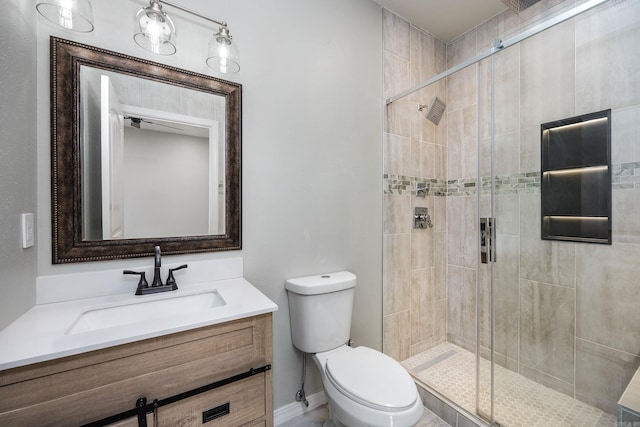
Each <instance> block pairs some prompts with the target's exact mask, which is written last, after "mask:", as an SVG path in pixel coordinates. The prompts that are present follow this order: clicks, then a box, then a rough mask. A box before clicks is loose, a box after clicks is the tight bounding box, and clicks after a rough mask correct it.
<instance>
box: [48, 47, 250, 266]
mask: <svg viewBox="0 0 640 427" xmlns="http://www.w3.org/2000/svg"><path fill="white" fill-rule="evenodd" d="M51 70H52V73H51V99H52V104H51V118H52V122H51V166H52V170H51V180H52V186H51V187H52V249H53V250H52V261H53V263H54V264H56V263H66V262H79V261H96V260H105V259H116V258H131V257H139V256H151V255H152V254H153V248H154V246H156V245H160V246H161V248H162V253H163V254H169V255H170V254H182V253H194V252H208V251H221V250H234V249H240V248H241V221H240V219H241V203H240V201H241V188H240V159H241V155H240V150H241V90H242V86H241V85H240V84H237V83H234V82H229V81H226V80H221V79H218V78H215V77H210V76H206V75H202V74H197V73H194V72H191V71H186V70H181V69H178V68H175V67H171V66H167V65H164V64H159V63H155V62H151V61H147V60H143V59H139V58H135V57H132V56H128V55H124V54H120V53H117V52H111V51H107V50H104V49H100V48H96V47H93V46H88V45H83V44H80V43H76V42H72V41H68V40H63V39H59V38H56V37H51Z"/></svg>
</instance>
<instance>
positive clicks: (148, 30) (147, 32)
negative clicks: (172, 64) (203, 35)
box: [133, 0, 240, 74]
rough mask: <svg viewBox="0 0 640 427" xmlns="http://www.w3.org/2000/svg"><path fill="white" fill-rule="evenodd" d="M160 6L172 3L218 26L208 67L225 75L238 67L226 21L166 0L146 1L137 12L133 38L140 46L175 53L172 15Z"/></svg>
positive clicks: (212, 41)
mask: <svg viewBox="0 0 640 427" xmlns="http://www.w3.org/2000/svg"><path fill="white" fill-rule="evenodd" d="M162 5H168V6H171V7H173V8H176V9H178V10H181V11H183V12H186V13H188V14H190V15H194V16H197V17H199V18H202V19H204V20H206V21H209V22H213V23H214V24H216V25H219V26H220V27H219V29H218V32H217V33H215V34H214V35H213V37H212V39H211V41H210V42H209V51H208V55H207V60H206V63H207V66H208V67H209V68H211V69H213V70H215V71H217V72H219V73H224V74H233V73H237V72H238V71H239V70H240V57H239V54H238V47H237V46H236V44H235V43H234V42H233V37H232V36H231V34H230V33H229V28H228V27H227V23H226V22H224V21H218V20H216V19H213V18H209V17H207V16H204V15H201V14H200V13H197V12H194V11H193V10H190V9H187V8H184V7H182V6H178V5H176V4H174V3H171V2H168V1H165V0H162V1H160V0H149V6H147V7H144V8H142V9H140V10H139V11H138V13H137V14H136V17H135V29H134V36H133V39H134V40H135V42H136V43H137V44H138V45H139V46H140V47H142V48H143V49H145V50H148V51H149V52H152V53H156V54H159V55H173V54H174V53H175V52H176V45H175V39H176V28H175V26H174V25H173V21H171V18H169V16H168V15H167V13H166V12H165V11H163V10H162Z"/></svg>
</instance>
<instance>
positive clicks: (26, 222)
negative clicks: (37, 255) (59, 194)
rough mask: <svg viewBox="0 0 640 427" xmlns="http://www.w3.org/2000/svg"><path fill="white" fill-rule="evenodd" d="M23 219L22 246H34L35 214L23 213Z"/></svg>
mask: <svg viewBox="0 0 640 427" xmlns="http://www.w3.org/2000/svg"><path fill="white" fill-rule="evenodd" d="M21 219H22V247H23V248H24V249H26V248H30V247H31V246H33V243H34V241H35V230H34V225H33V214H32V213H23V214H22V215H21Z"/></svg>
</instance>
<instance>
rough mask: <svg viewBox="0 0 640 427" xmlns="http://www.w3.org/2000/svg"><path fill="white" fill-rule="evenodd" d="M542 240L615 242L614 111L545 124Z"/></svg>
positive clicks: (542, 139)
mask: <svg viewBox="0 0 640 427" xmlns="http://www.w3.org/2000/svg"><path fill="white" fill-rule="evenodd" d="M541 145H542V147H541V156H542V157H541V166H542V183H541V195H542V196H541V197H542V200H541V201H542V203H541V206H542V239H543V240H563V241H573V242H588V243H602V244H609V245H610V244H611V110H605V111H600V112H597V113H590V114H584V115H580V116H576V117H571V118H568V119H562V120H557V121H553V122H549V123H543V124H542V125H541Z"/></svg>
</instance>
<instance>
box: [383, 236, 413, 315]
mask: <svg viewBox="0 0 640 427" xmlns="http://www.w3.org/2000/svg"><path fill="white" fill-rule="evenodd" d="M383 246H384V254H383V271H382V277H383V283H384V286H383V287H384V289H383V299H384V304H383V305H384V306H383V311H384V314H385V315H389V314H394V313H398V312H400V311H408V310H409V307H410V299H411V274H410V269H409V262H410V256H411V235H410V234H388V235H385V236H384V239H383Z"/></svg>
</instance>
